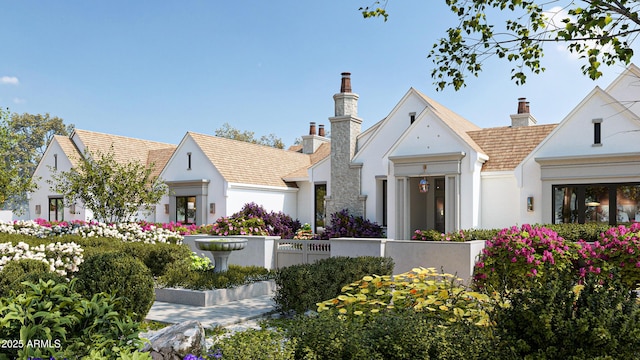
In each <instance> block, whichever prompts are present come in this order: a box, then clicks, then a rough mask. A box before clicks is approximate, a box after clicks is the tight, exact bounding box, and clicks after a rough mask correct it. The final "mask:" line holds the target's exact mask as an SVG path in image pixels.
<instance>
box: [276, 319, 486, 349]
mask: <svg viewBox="0 0 640 360" xmlns="http://www.w3.org/2000/svg"><path fill="white" fill-rule="evenodd" d="M422 315H423V314H419V313H415V312H413V311H397V312H391V313H385V314H380V316H376V317H372V318H370V319H368V320H367V321H357V320H356V319H354V318H347V319H340V318H338V317H336V316H335V315H333V314H330V313H328V312H322V313H319V314H317V315H314V316H300V315H298V316H297V317H296V318H295V320H293V321H290V322H287V323H285V324H284V325H283V327H284V330H285V333H286V335H287V337H288V338H290V339H294V340H295V358H296V359H314V360H315V359H353V360H356V359H358V360H359V359H374V360H378V359H379V360H382V359H411V360H414V359H451V360H454V359H471V360H473V359H483V358H486V357H484V354H485V353H486V348H488V347H490V346H492V345H491V331H490V329H489V328H486V327H479V326H475V325H471V324H468V323H464V322H460V323H453V324H450V325H448V326H446V327H441V326H440V325H441V323H439V322H437V321H434V320H433V319H427V318H426V317H425V316H422Z"/></svg>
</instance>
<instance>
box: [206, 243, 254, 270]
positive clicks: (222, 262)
mask: <svg viewBox="0 0 640 360" xmlns="http://www.w3.org/2000/svg"><path fill="white" fill-rule="evenodd" d="M247 241H248V240H247V239H242V238H205V239H196V246H197V247H198V249H200V250H206V251H211V254H212V255H213V261H214V265H215V267H214V268H213V272H215V273H219V272H224V271H227V270H229V264H228V261H229V255H230V254H231V252H232V251H237V250H242V249H244V248H245V247H246V246H247Z"/></svg>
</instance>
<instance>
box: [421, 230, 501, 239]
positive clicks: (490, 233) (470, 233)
mask: <svg viewBox="0 0 640 360" xmlns="http://www.w3.org/2000/svg"><path fill="white" fill-rule="evenodd" d="M499 231H500V230H499V229H468V230H460V231H456V232H448V233H441V232H439V231H436V230H416V231H414V232H413V236H412V237H411V240H422V241H471V240H491V239H493V237H494V236H496V235H497V234H498V232H499Z"/></svg>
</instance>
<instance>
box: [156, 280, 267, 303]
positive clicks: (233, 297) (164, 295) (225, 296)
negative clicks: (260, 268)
mask: <svg viewBox="0 0 640 360" xmlns="http://www.w3.org/2000/svg"><path fill="white" fill-rule="evenodd" d="M275 288H276V284H275V282H274V281H273V280H265V281H259V282H255V283H252V284H247V285H241V286H237V287H234V288H230V289H213V290H191V289H176V288H156V289H155V292H156V301H162V302H169V303H174V304H183V305H193V306H204V307H206V306H213V305H219V304H226V303H229V302H233V301H238V300H244V299H251V298H255V297H259V296H264V295H273V294H274V293H275Z"/></svg>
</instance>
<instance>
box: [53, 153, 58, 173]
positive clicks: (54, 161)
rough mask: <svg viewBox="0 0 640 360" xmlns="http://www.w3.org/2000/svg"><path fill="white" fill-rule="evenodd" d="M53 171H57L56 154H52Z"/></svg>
mask: <svg viewBox="0 0 640 360" xmlns="http://www.w3.org/2000/svg"><path fill="white" fill-rule="evenodd" d="M53 169H54V170H58V154H53Z"/></svg>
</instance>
